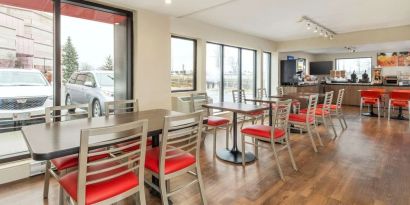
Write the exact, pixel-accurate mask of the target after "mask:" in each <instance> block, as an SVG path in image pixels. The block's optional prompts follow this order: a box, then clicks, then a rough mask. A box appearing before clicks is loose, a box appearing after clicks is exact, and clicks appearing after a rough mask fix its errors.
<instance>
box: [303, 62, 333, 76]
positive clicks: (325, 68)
mask: <svg viewBox="0 0 410 205" xmlns="http://www.w3.org/2000/svg"><path fill="white" fill-rule="evenodd" d="M309 65H310V75H329V74H330V70H332V68H333V61H317V62H310V64H309Z"/></svg>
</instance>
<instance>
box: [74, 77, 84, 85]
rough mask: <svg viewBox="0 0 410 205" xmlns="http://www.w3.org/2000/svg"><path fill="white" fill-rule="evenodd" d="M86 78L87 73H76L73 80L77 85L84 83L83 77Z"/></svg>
mask: <svg viewBox="0 0 410 205" xmlns="http://www.w3.org/2000/svg"><path fill="white" fill-rule="evenodd" d="M86 78H87V75H85V74H78V75H77V80H76V81H75V84H77V85H84V82H85V79H86Z"/></svg>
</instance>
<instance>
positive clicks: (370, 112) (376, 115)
mask: <svg viewBox="0 0 410 205" xmlns="http://www.w3.org/2000/svg"><path fill="white" fill-rule="evenodd" d="M369 109H370V110H369V112H368V113H363V114H362V115H364V116H367V117H379V115H380V113H377V114H376V113H374V111H373V105H370V108H369Z"/></svg>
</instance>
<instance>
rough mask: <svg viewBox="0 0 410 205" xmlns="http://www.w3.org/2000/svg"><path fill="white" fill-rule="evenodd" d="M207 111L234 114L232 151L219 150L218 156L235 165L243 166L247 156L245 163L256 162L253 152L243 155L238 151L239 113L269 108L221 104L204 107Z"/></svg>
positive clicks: (242, 104) (241, 104) (253, 105)
mask: <svg viewBox="0 0 410 205" xmlns="http://www.w3.org/2000/svg"><path fill="white" fill-rule="evenodd" d="M202 107H204V108H207V109H218V110H221V111H230V112H232V138H233V145H232V149H226V148H222V149H219V150H217V152H216V155H217V157H218V158H219V159H221V160H224V161H227V162H231V163H234V164H242V155H245V162H246V163H249V162H253V161H255V155H254V154H252V153H251V152H246V153H242V152H241V151H239V149H238V113H240V114H250V113H253V112H258V111H264V110H266V109H267V108H266V107H265V106H261V105H255V104H246V103H232V102H219V103H211V104H205V105H202Z"/></svg>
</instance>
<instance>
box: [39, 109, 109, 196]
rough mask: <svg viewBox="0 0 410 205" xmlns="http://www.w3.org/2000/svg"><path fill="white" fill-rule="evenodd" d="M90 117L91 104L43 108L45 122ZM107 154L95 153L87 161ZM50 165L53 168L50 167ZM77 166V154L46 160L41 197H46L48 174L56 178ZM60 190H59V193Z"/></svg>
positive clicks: (48, 182) (104, 156)
mask: <svg viewBox="0 0 410 205" xmlns="http://www.w3.org/2000/svg"><path fill="white" fill-rule="evenodd" d="M91 117H92V106H91V104H79V105H66V106H55V107H47V108H46V109H45V121H46V123H47V124H49V123H53V122H57V121H69V120H75V119H80V118H91ZM107 157H109V155H107V154H102V155H95V156H91V157H90V158H89V161H95V160H99V159H102V158H107ZM52 166H53V167H54V168H55V170H53V169H52ZM77 166H78V154H74V155H69V156H65V157H59V158H55V159H52V160H50V161H46V170H45V176H44V190H43V198H45V199H46V198H48V192H49V184H50V175H52V176H53V177H55V178H56V179H57V180H58V179H59V178H60V177H61V176H63V175H65V174H67V173H68V170H69V169H73V168H76V167H77ZM61 191H62V190H60V195H62V193H61Z"/></svg>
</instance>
